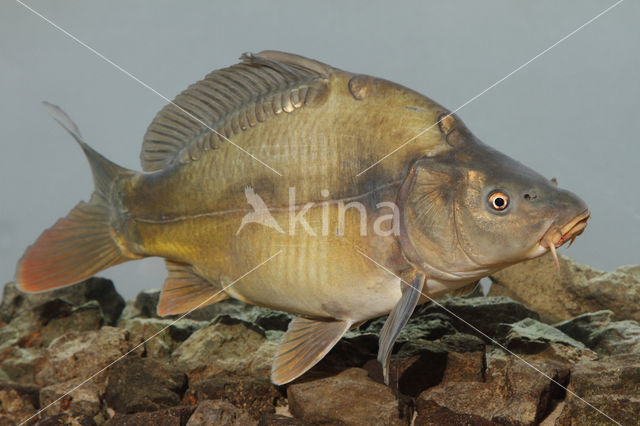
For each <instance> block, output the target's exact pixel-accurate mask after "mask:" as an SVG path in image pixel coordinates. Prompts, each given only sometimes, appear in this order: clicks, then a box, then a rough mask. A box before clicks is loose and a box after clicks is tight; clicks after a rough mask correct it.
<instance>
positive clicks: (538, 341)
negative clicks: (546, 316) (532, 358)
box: [498, 318, 586, 353]
mask: <svg viewBox="0 0 640 426" xmlns="http://www.w3.org/2000/svg"><path fill="white" fill-rule="evenodd" d="M498 333H499V337H500V340H502V341H503V343H504V345H505V346H506V347H507V348H508V349H510V350H512V351H516V352H524V353H536V352H540V351H542V350H544V349H546V348H548V347H549V346H550V344H551V343H559V344H563V345H568V346H573V347H575V348H579V349H586V346H585V345H584V344H582V343H581V342H579V341H577V340H575V339H572V338H571V337H569V336H567V335H566V334H564V333H563V332H562V331H560V330H558V329H557V328H555V327H552V326H550V325H547V324H544V323H541V322H540V321H536V320H534V319H531V318H525V319H523V320H522V321H518V322H516V323H513V324H503V325H502V326H501V327H500V329H499V331H498Z"/></svg>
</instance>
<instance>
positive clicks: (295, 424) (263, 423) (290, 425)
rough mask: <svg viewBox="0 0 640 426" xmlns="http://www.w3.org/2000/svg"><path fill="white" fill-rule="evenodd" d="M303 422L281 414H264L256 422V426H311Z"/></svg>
mask: <svg viewBox="0 0 640 426" xmlns="http://www.w3.org/2000/svg"><path fill="white" fill-rule="evenodd" d="M311 425H312V423H307V422H305V421H304V420H300V419H296V418H295V417H287V416H283V415H282V414H264V415H263V416H262V417H260V420H259V421H258V426H311Z"/></svg>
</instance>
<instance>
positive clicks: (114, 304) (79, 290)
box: [0, 277, 124, 325]
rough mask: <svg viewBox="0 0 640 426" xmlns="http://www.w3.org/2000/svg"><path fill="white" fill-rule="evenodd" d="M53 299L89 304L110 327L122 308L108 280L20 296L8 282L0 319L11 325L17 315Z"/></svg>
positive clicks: (86, 281) (72, 303)
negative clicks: (97, 306) (92, 304)
mask: <svg viewBox="0 0 640 426" xmlns="http://www.w3.org/2000/svg"><path fill="white" fill-rule="evenodd" d="M54 299H61V300H65V301H66V302H68V303H70V304H71V305H72V306H80V305H83V304H85V303H87V302H89V301H91V300H95V301H96V302H98V304H99V305H100V309H102V312H103V314H104V318H105V322H106V323H107V324H108V325H113V324H115V323H116V321H117V320H118V317H119V316H120V313H121V312H122V309H123V308H124V299H123V298H122V296H120V294H118V292H117V291H116V289H115V287H114V286H113V282H112V281H111V280H107V279H105V278H98V277H92V278H89V279H87V280H85V281H83V282H81V283H78V284H75V285H72V286H69V287H63V288H59V289H57V290H52V291H47V292H43V293H23V292H21V291H20V290H18V289H17V288H16V287H15V284H14V283H12V282H10V283H8V284H6V285H5V287H4V292H3V295H2V303H1V304H0V318H2V319H3V320H4V321H5V322H10V321H11V320H12V319H13V318H14V317H16V316H17V315H18V314H19V313H21V312H25V311H29V310H31V309H33V308H34V307H36V306H39V305H42V304H44V303H46V302H48V301H51V300H54Z"/></svg>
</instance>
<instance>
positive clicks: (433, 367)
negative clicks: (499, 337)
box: [363, 333, 485, 397]
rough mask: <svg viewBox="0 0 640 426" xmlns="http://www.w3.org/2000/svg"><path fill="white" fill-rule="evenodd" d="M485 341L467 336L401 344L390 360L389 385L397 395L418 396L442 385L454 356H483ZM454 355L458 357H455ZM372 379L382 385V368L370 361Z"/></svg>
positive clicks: (368, 364) (453, 336) (367, 366)
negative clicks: (448, 364) (462, 354)
mask: <svg viewBox="0 0 640 426" xmlns="http://www.w3.org/2000/svg"><path fill="white" fill-rule="evenodd" d="M484 348H485V345H484V342H483V341H482V340H481V339H479V338H478V337H476V336H473V335H470V334H464V333H457V334H452V335H445V336H442V337H441V338H440V339H438V340H434V341H430V340H424V339H416V340H414V341H411V342H405V343H404V344H401V347H400V350H399V351H398V353H397V354H395V355H393V356H392V357H391V363H390V366H389V384H390V387H391V389H393V390H394V392H400V393H401V394H403V395H408V396H412V397H415V396H418V395H419V394H420V392H422V391H423V390H425V389H427V388H429V387H431V386H435V385H437V384H439V383H440V382H441V381H442V379H443V375H444V374H445V369H446V367H447V363H448V362H449V361H450V359H452V357H449V355H451V354H452V353H456V354H457V353H462V352H476V353H484ZM453 356H455V355H453ZM363 368H365V369H366V370H367V371H369V376H370V377H371V378H373V379H374V380H376V381H377V382H379V383H382V368H381V367H380V364H379V363H378V362H377V360H376V359H375V358H374V359H371V360H370V361H368V362H367V363H366V364H365V365H364V367H363Z"/></svg>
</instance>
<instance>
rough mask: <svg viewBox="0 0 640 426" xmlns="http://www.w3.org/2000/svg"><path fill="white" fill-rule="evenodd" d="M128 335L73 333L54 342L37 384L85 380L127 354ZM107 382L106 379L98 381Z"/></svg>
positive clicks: (120, 332)
mask: <svg viewBox="0 0 640 426" xmlns="http://www.w3.org/2000/svg"><path fill="white" fill-rule="evenodd" d="M128 349H129V343H128V341H127V332H126V331H125V330H122V329H119V328H114V327H108V326H105V327H102V328H101V329H100V330H97V331H82V332H72V333H68V334H65V335H63V336H60V337H58V338H57V339H55V340H54V341H53V342H51V344H50V345H49V347H48V348H47V351H46V354H45V357H44V360H43V362H42V365H40V366H39V370H38V372H37V373H36V382H37V383H39V384H42V385H51V384H55V383H61V382H66V381H69V380H71V379H76V378H78V379H85V378H87V377H89V376H91V375H92V374H94V373H97V372H98V371H99V370H100V369H102V368H103V367H105V366H107V365H108V364H109V363H111V362H112V361H115V360H116V359H118V358H120V357H121V356H122V355H123V354H125V353H127V351H128ZM95 381H96V383H98V384H101V383H103V382H104V375H103V374H101V375H98V376H97V377H96V378H95Z"/></svg>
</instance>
